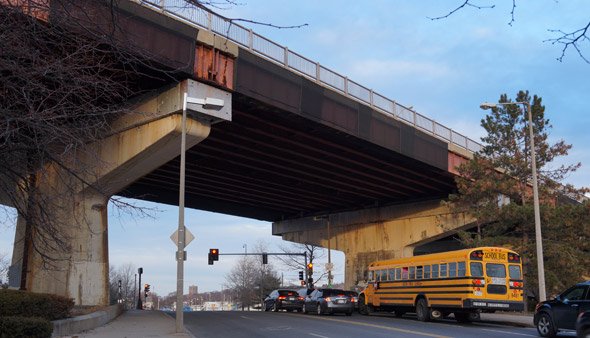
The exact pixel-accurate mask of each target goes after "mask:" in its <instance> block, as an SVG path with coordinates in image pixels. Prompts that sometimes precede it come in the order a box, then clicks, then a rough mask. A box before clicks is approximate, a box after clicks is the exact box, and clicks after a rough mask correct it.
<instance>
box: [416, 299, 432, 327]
mask: <svg viewBox="0 0 590 338" xmlns="http://www.w3.org/2000/svg"><path fill="white" fill-rule="evenodd" d="M416 316H417V317H418V320H419V321H421V322H428V321H430V309H429V308H428V303H427V302H426V299H424V298H419V299H418V301H416Z"/></svg>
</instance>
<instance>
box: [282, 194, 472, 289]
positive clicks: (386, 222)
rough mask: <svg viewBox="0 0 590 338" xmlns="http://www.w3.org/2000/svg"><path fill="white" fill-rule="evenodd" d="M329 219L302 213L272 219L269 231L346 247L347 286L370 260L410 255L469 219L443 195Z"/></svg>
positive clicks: (361, 276) (360, 275) (298, 240)
mask: <svg viewBox="0 0 590 338" xmlns="http://www.w3.org/2000/svg"><path fill="white" fill-rule="evenodd" d="M329 220H330V236H328V224H327V219H320V220H314V219H313V218H303V219H299V220H293V221H285V222H276V223H274V224H273V234H274V235H280V236H282V238H283V239H284V240H287V241H291V242H296V243H307V244H313V245H317V246H321V247H324V248H327V247H328V239H330V247H331V249H335V250H339V251H342V252H344V254H345V256H346V263H345V265H346V266H345V286H346V287H347V288H348V287H351V286H354V285H356V284H357V283H359V282H362V281H363V280H364V279H365V273H366V271H367V267H368V265H369V263H371V262H373V261H376V260H382V259H388V258H395V257H409V256H413V250H414V247H416V246H418V245H422V244H425V243H428V242H432V241H434V240H436V239H439V238H443V237H446V236H448V235H450V234H451V233H452V232H453V231H456V230H457V229H459V228H461V227H463V226H465V225H467V224H469V223H472V222H473V219H472V218H471V217H469V216H466V215H464V214H452V213H451V212H450V210H449V209H448V207H447V206H445V205H443V204H441V201H439V200H435V201H426V202H418V203H411V204H402V205H394V206H389V207H382V208H373V209H365V210H360V211H352V212H346V213H339V214H332V215H329Z"/></svg>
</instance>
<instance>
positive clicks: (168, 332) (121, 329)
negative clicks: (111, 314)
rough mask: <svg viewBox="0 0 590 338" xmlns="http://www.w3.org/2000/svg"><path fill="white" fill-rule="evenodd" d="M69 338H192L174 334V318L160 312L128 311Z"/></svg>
mask: <svg viewBox="0 0 590 338" xmlns="http://www.w3.org/2000/svg"><path fill="white" fill-rule="evenodd" d="M70 337H72V338H73V337H79V338H143V337H175V338H192V337H193V336H192V335H191V334H190V333H188V332H187V333H176V322H175V320H174V318H172V317H170V316H168V315H166V314H164V313H163V312H160V311H141V310H128V311H126V312H124V313H123V314H122V315H120V316H119V317H118V318H117V319H115V320H113V321H112V322H110V323H108V324H107V325H105V326H101V327H97V328H96V329H94V330H90V331H86V332H83V333H78V334H75V335H72V336H70Z"/></svg>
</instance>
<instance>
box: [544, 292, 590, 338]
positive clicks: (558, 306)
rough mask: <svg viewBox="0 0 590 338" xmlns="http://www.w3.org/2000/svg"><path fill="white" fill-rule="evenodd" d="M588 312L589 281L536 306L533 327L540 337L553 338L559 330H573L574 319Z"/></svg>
mask: <svg viewBox="0 0 590 338" xmlns="http://www.w3.org/2000/svg"><path fill="white" fill-rule="evenodd" d="M588 310H590V281H586V282H583V283H578V284H576V285H574V286H572V287H571V288H569V289H567V290H565V291H564V292H563V293H561V294H560V295H558V296H557V297H555V298H554V299H551V300H547V301H544V302H541V303H539V304H537V307H536V309H535V318H534V322H535V326H536V327H537V332H539V335H540V336H541V337H555V335H556V334H557V332H558V331H560V330H575V329H576V318H578V315H579V314H580V313H581V312H583V311H588Z"/></svg>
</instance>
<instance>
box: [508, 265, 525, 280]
mask: <svg viewBox="0 0 590 338" xmlns="http://www.w3.org/2000/svg"><path fill="white" fill-rule="evenodd" d="M508 273H509V274H510V278H512V279H521V278H522V275H521V274H520V266H518V265H510V266H508Z"/></svg>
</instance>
